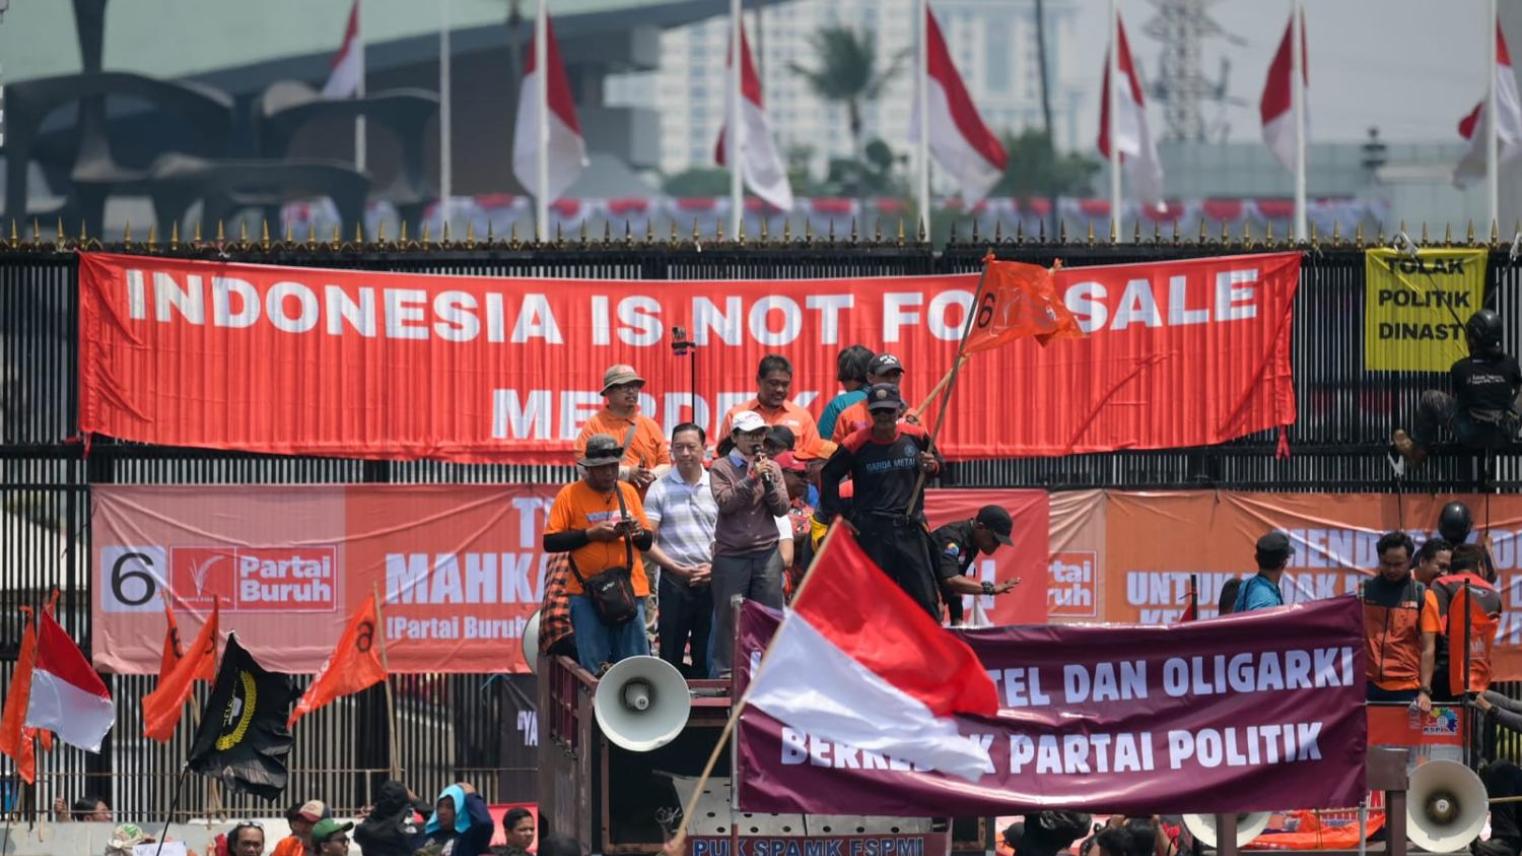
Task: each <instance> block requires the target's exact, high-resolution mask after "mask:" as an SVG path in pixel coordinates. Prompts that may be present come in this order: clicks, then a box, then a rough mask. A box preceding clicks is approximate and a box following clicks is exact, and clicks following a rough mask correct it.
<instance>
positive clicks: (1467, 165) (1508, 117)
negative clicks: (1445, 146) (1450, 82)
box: [1453, 19, 1522, 187]
mask: <svg viewBox="0 0 1522 856" xmlns="http://www.w3.org/2000/svg"><path fill="white" fill-rule="evenodd" d="M1494 73H1495V87H1496V115H1497V116H1498V117H1499V118H1500V121H1499V122H1498V123H1497V125H1496V138H1497V143H1498V151H1497V153H1496V159H1497V160H1498V161H1500V162H1501V163H1506V162H1507V161H1509V160H1511V159H1512V158H1514V157H1516V156H1517V154H1518V153H1519V152H1522V97H1518V94H1517V77H1516V75H1515V74H1513V73H1512V68H1511V54H1510V52H1508V51H1507V50H1506V36H1505V35H1504V34H1503V33H1502V32H1501V22H1500V20H1499V19H1498V20H1497V21H1496V67H1495V71H1494ZM1487 123H1488V117H1487V116H1486V115H1485V99H1481V100H1480V103H1479V104H1476V105H1475V107H1474V109H1473V110H1471V111H1469V115H1467V116H1465V117H1464V118H1463V119H1460V120H1459V136H1461V137H1463V138H1464V139H1466V140H1468V141H1469V151H1467V152H1465V153H1464V158H1463V160H1460V161H1459V165H1458V168H1457V169H1455V170H1454V171H1453V183H1454V184H1457V185H1458V186H1460V187H1463V186H1465V185H1467V184H1469V183H1471V182H1474V181H1477V180H1479V179H1482V178H1484V177H1485V138H1486V135H1487V133H1488V132H1489V126H1488V124H1487Z"/></svg>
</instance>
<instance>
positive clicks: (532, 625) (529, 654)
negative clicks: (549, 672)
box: [522, 609, 539, 675]
mask: <svg viewBox="0 0 1522 856" xmlns="http://www.w3.org/2000/svg"><path fill="white" fill-rule="evenodd" d="M522 642H523V661H524V662H525V663H528V670H529V671H530V672H532V673H534V674H536V675H537V674H538V673H539V610H537V609H536V610H534V614H533V615H530V616H529V617H528V623H527V624H525V625H523V639H522Z"/></svg>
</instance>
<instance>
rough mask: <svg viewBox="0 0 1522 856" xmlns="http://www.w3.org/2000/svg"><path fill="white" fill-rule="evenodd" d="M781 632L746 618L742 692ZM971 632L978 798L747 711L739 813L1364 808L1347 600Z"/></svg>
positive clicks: (1356, 670)
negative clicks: (1155, 621) (1144, 623)
mask: <svg viewBox="0 0 1522 856" xmlns="http://www.w3.org/2000/svg"><path fill="white" fill-rule="evenodd" d="M779 620H780V617H779V616H778V615H777V614H776V613H772V612H769V611H767V610H765V609H764V608H762V607H759V606H755V605H753V604H747V605H746V608H745V612H744V614H743V616H742V621H741V626H740V632H741V645H742V646H743V650H745V651H748V652H752V656H747V657H742V658H740V666H741V669H742V674H741V679H742V681H743V680H748V674H746V673H747V672H748V671H749V669H751V668H754V667H755V665H756V663H757V662H758V661H759V659H760V651H761V650H763V649H764V647H765V645H766V642H767V640H769V639H770V638H771V634H772V633H773V632H775V630H776V626H777V623H778V621H779ZM962 635H963V636H964V638H966V640H967V642H968V644H970V645H971V646H972V648H973V650H974V651H975V652H976V653H977V655H978V657H979V659H981V660H982V662H983V664H984V666H986V667H987V668H988V671H989V674H990V675H991V676H992V677H993V678H994V682H995V684H997V685H998V687H999V693H1000V709H999V713H998V715H997V716H996V717H994V718H992V719H986V720H985V719H978V718H971V717H959V719H958V725H959V727H960V730H961V732H962V734H963V735H965V736H967V737H968V739H974V740H979V741H981V742H982V743H983V744H984V746H985V747H986V748H987V750H988V753H989V756H990V758H991V759H992V767H991V768H990V769H988V770H987V771H986V772H985V774H984V775H983V777H982V779H981V780H979V781H978V782H977V783H976V784H969V783H967V782H966V781H964V780H962V779H958V778H955V777H951V776H946V775H944V774H941V773H937V772H933V771H928V770H916V769H914V768H913V767H912V765H910V764H909V763H907V762H905V761H902V760H900V759H895V758H889V757H884V756H881V755H877V754H875V753H872V752H866V751H863V750H859V749H856V748H854V747H850V746H846V745H842V744H837V743H831V742H828V741H825V740H822V739H819V738H817V737H815V736H812V735H809V734H804V733H800V732H797V731H795V730H793V729H790V728H787V727H785V726H783V725H782V724H781V723H780V722H778V721H777V720H775V719H772V718H771V717H768V716H767V715H766V714H764V713H762V712H760V711H757V710H753V709H747V710H746V711H745V712H744V713H743V714H742V715H741V717H740V724H739V732H738V743H739V758H738V768H737V771H736V776H735V779H736V781H738V782H739V783H740V787H739V795H738V798H739V806H740V809H741V810H742V811H751V812H784V813H790V812H804V813H818V814H859V815H890V816H892V815H899V816H926V815H931V816H934V815H940V814H946V815H959V816H967V815H995V814H999V813H1004V812H1009V811H1013V810H1015V809H1030V808H1036V807H1051V808H1070V809H1078V810H1085V811H1102V812H1116V813H1118V812H1124V813H1128V814H1152V813H1180V812H1198V813H1217V812H1238V811H1277V810H1290V809H1312V808H1327V807H1336V806H1351V805H1357V804H1358V802H1359V801H1360V799H1362V797H1363V795H1364V790H1365V788H1364V754H1365V751H1366V733H1367V729H1368V723H1367V720H1366V718H1365V716H1364V654H1363V642H1362V639H1363V630H1362V617H1361V612H1360V610H1359V603H1358V601H1357V600H1356V599H1354V598H1352V597H1339V598H1335V599H1331V600H1324V601H1317V602H1314V603H1310V604H1305V605H1297V606H1292V607H1288V608H1285V609H1282V610H1275V611H1269V612H1257V613H1248V614H1243V615H1233V616H1229V617H1226V618H1221V619H1213V620H1208V621H1199V622H1192V623H1190V624H1183V625H1175V626H1172V627H1134V626H1128V627H1120V626H1060V625H1049V626H1026V627H1000V628H992V629H988V630H974V631H967V632H965V633H963V634H962ZM799 680H807V676H799Z"/></svg>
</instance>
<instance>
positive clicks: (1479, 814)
mask: <svg viewBox="0 0 1522 856" xmlns="http://www.w3.org/2000/svg"><path fill="white" fill-rule="evenodd" d="M1489 799H1490V798H1489V796H1488V795H1487V794H1486V792H1485V783H1484V782H1481V781H1480V777H1479V776H1477V775H1475V774H1474V771H1473V770H1471V769H1469V768H1468V767H1466V766H1464V765H1463V764H1460V763H1458V762H1457V761H1428V762H1426V763H1425V764H1422V765H1421V766H1420V767H1417V768H1416V772H1414V773H1412V774H1411V783H1410V784H1409V785H1407V786H1406V837H1407V838H1409V839H1410V840H1411V843H1412V844H1415V845H1416V846H1418V847H1420V848H1422V849H1423V850H1426V851H1427V852H1429V853H1452V852H1454V851H1457V850H1466V849H1468V847H1469V842H1471V841H1473V840H1474V839H1475V838H1476V837H1477V836H1479V834H1480V830H1481V829H1483V828H1484V827H1485V815H1486V813H1487V812H1488V811H1490V803H1489Z"/></svg>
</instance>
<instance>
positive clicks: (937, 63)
mask: <svg viewBox="0 0 1522 856" xmlns="http://www.w3.org/2000/svg"><path fill="white" fill-rule="evenodd" d="M925 53H926V58H925V65H926V68H925V69H924V74H925V78H924V80H922V81H921V85H923V86H925V88H926V89H925V103H926V110H927V111H928V112H929V114H930V154H931V155H933V156H934V157H935V162H936V163H938V164H940V165H941V168H942V169H944V170H946V172H947V173H949V174H950V175H951V177H952V178H953V179H955V180H956V183H957V186H958V187H960V188H961V189H962V201H963V203H964V205H966V206H967V207H971V206H973V205H976V204H977V203H978V202H980V201H981V200H982V199H983V197H985V196H987V195H988V193H989V191H991V190H993V188H994V185H996V184H998V183H999V179H1000V178H1002V177H1003V176H1004V168H1005V166H1006V165H1008V163H1009V156H1008V155H1006V154H1005V152H1004V146H1003V144H1001V143H1000V142H999V138H998V137H996V136H994V134H993V132H992V131H990V130H988V126H987V125H985V124H983V117H981V116H979V115H978V108H977V107H976V106H975V105H974V104H973V103H972V96H970V95H968V94H967V87H966V86H965V85H963V83H962V75H960V74H958V73H957V67H956V64H955V63H953V62H952V61H951V51H949V50H947V49H946V39H945V38H943V37H942V36H941V27H940V25H939V24H937V23H936V20H935V13H934V12H932V11H930V7H929V6H928V5H927V6H926V7H925ZM919 128H920V115H919V99H915V104H914V110H913V112H912V113H911V114H910V116H909V135H910V138H911V139H915V140H917V139H919Z"/></svg>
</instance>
